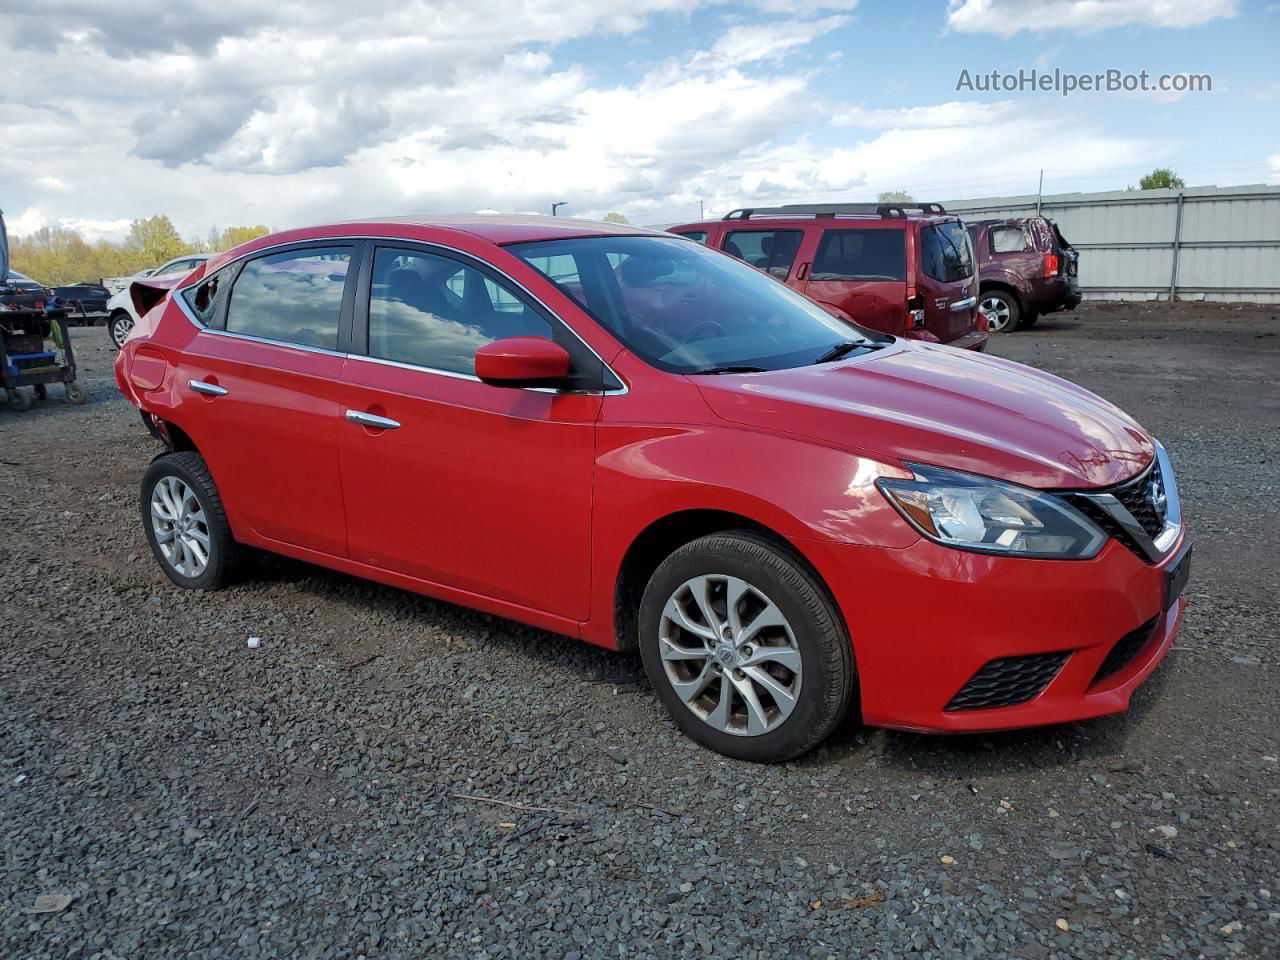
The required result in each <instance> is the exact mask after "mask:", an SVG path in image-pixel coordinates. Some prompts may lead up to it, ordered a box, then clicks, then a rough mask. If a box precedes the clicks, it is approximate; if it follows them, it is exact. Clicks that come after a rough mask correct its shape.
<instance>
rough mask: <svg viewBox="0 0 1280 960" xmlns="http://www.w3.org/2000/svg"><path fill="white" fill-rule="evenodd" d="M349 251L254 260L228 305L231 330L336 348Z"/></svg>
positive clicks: (318, 251) (322, 249)
mask: <svg viewBox="0 0 1280 960" xmlns="http://www.w3.org/2000/svg"><path fill="white" fill-rule="evenodd" d="M351 251H352V248H351V247H307V248H306V249H304V250H292V251H288V252H285V253H273V254H270V255H269V256H265V257H258V258H257V259H256V260H250V261H249V262H248V263H246V264H245V265H244V268H243V269H242V270H241V271H240V275H239V276H238V277H236V282H235V285H234V286H233V287H232V289H231V301H230V303H229V304H228V305H227V327H226V328H227V332H228V333H242V334H246V335H248V336H252V337H262V338H263V339H264V340H279V341H281V342H283V343H297V344H301V345H303V346H308V347H320V348H322V349H325V350H337V349H338V317H339V314H340V313H341V312H342V293H343V290H344V289H345V288H346V282H347V268H348V267H350V266H351Z"/></svg>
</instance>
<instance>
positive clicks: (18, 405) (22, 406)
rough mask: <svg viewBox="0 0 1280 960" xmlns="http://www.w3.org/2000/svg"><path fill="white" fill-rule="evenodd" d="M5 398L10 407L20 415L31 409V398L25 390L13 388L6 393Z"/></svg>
mask: <svg viewBox="0 0 1280 960" xmlns="http://www.w3.org/2000/svg"><path fill="white" fill-rule="evenodd" d="M5 397H6V399H8V401H9V406H10V407H12V408H13V409H14V410H16V411H17V412H18V413H22V412H23V411H25V410H30V409H31V396H30V394H28V393H27V392H26V391H25V390H21V389H19V388H18V387H13V388H11V389H9V390H7V391H5Z"/></svg>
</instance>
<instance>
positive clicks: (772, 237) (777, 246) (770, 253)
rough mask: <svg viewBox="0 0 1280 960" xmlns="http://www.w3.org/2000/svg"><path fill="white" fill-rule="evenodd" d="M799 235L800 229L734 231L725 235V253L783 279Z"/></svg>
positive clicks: (788, 271)
mask: <svg viewBox="0 0 1280 960" xmlns="http://www.w3.org/2000/svg"><path fill="white" fill-rule="evenodd" d="M801 236H802V234H801V233H800V231H799V230H734V231H732V232H730V233H729V235H728V236H727V237H725V238H724V252H725V253H728V254H732V255H733V256H735V257H737V258H738V259H739V260H745V261H746V262H747V263H749V264H751V265H752V266H753V267H755V268H756V269H757V270H764V271H765V272H766V273H768V274H770V275H772V276H775V277H777V278H778V279H779V280H785V279H787V274H789V273H790V272H791V262H792V261H793V260H795V258H796V251H797V250H799V249H800V237H801Z"/></svg>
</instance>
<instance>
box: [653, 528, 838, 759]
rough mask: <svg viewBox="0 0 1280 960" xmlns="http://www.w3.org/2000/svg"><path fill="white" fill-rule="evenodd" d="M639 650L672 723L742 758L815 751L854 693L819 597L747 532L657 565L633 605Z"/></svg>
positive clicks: (818, 589)
mask: <svg viewBox="0 0 1280 960" xmlns="http://www.w3.org/2000/svg"><path fill="white" fill-rule="evenodd" d="M640 653H641V657H642V658H643V660H644V668H645V673H646V674H647V675H648V677H649V682H650V683H652V684H653V687H654V689H655V690H656V691H657V692H658V696H659V698H661V700H662V701H663V703H664V704H665V705H666V707H667V709H668V710H669V711H670V713H671V716H672V717H673V719H674V720H675V722H676V724H677V726H679V727H680V729H681V730H683V731H684V732H685V733H686V734H688V735H689V736H690V737H692V738H693V739H694V740H697V741H698V742H699V743H701V744H704V745H705V746H708V747H710V748H711V749H712V750H715V751H717V752H719V753H723V754H726V755H727V756H731V757H737V758H739V759H743V760H757V761H780V760H789V759H791V758H792V757H796V756H799V755H800V754H802V753H805V752H806V751H808V750H810V749H812V748H813V747H814V746H816V745H817V744H818V743H820V742H821V741H822V740H824V739H825V738H826V737H827V736H828V735H829V734H830V733H831V731H832V730H834V729H835V728H836V726H837V725H838V724H839V722H840V721H841V719H842V718H843V717H844V715H845V712H846V711H847V709H848V707H849V703H850V700H851V699H852V696H853V689H854V665H853V648H852V646H851V645H850V642H849V636H848V634H847V632H846V631H845V628H844V624H843V622H842V621H841V619H840V617H839V615H838V614H837V613H836V611H835V608H834V606H833V605H832V602H831V600H830V598H829V597H828V596H827V594H826V591H825V590H824V589H823V587H822V585H821V584H820V583H818V582H817V581H816V580H815V579H814V577H813V575H812V574H810V573H809V572H808V571H807V570H805V569H804V568H803V566H802V565H801V564H799V563H798V562H797V561H796V560H795V559H793V558H792V557H791V556H789V555H788V554H787V553H785V552H784V551H783V550H780V549H779V548H778V547H777V546H776V545H775V544H773V543H772V542H771V541H769V540H767V539H765V538H764V537H760V536H758V535H756V534H754V533H750V532H747V531H733V532H729V533H720V534H712V535H711V536H707V537H702V538H701V539H699V540H695V541H693V542H692V543H689V544H686V545H685V546H683V547H681V548H680V549H678V550H676V551H675V552H674V553H673V554H671V556H669V557H667V559H666V560H664V561H663V562H662V564H661V565H660V566H659V567H658V569H657V570H656V571H655V572H654V574H653V576H652V577H651V578H650V580H649V584H648V586H647V587H646V588H645V591H644V597H643V599H642V600H641V603H640Z"/></svg>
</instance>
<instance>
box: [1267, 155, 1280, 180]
mask: <svg viewBox="0 0 1280 960" xmlns="http://www.w3.org/2000/svg"><path fill="white" fill-rule="evenodd" d="M1267 164H1268V165H1269V166H1270V167H1271V179H1272V180H1280V153H1273V154H1272V155H1271V156H1269V157H1267Z"/></svg>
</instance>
